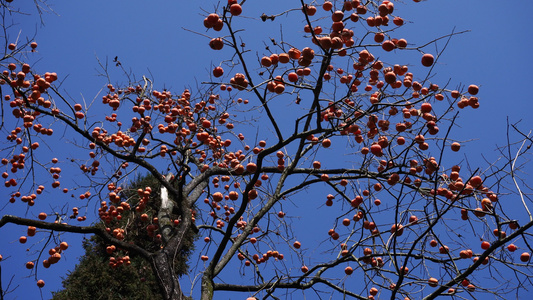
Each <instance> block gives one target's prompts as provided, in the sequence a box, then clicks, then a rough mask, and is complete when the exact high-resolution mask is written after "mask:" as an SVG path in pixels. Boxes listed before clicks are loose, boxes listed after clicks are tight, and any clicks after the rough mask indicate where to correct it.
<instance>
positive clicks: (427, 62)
mask: <svg viewBox="0 0 533 300" xmlns="http://www.w3.org/2000/svg"><path fill="white" fill-rule="evenodd" d="M434 61H435V58H434V57H433V55H431V54H429V53H426V54H424V55H423V56H422V65H423V66H424V67H431V66H432V65H433V62H434Z"/></svg>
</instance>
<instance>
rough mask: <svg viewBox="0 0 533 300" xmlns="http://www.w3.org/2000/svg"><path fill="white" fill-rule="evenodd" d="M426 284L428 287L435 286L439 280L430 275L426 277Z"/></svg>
mask: <svg viewBox="0 0 533 300" xmlns="http://www.w3.org/2000/svg"><path fill="white" fill-rule="evenodd" d="M428 285H429V286H430V287H436V286H437V285H439V280H438V279H437V278H433V277H431V278H429V279H428Z"/></svg>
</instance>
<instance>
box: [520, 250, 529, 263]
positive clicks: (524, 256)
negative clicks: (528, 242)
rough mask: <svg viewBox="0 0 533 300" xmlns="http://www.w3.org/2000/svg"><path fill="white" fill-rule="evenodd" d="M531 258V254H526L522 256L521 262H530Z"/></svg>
mask: <svg viewBox="0 0 533 300" xmlns="http://www.w3.org/2000/svg"><path fill="white" fill-rule="evenodd" d="M530 258H531V254H529V253H528V252H524V253H522V254H521V255H520V260H521V261H522V262H528V261H529V259H530Z"/></svg>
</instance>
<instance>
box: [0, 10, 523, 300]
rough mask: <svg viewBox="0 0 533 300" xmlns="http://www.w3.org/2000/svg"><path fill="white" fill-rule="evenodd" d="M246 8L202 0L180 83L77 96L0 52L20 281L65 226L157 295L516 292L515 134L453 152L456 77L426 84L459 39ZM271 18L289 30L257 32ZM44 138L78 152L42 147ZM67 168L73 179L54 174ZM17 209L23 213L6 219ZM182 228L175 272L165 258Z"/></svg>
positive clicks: (18, 56)
mask: <svg viewBox="0 0 533 300" xmlns="http://www.w3.org/2000/svg"><path fill="white" fill-rule="evenodd" d="M414 2H420V1H414ZM251 5H252V4H251V3H249V2H248V1H242V2H240V3H237V1H234V0H229V1H227V2H226V1H224V2H220V3H219V4H218V5H217V6H216V7H215V8H213V9H212V10H210V11H207V12H206V13H205V16H204V17H205V19H203V20H202V19H199V20H198V22H199V23H201V22H202V21H203V24H204V27H205V32H196V33H197V34H200V35H203V36H205V37H206V43H205V45H203V46H204V47H210V48H211V49H212V51H213V53H217V54H216V55H219V54H220V53H222V54H220V55H221V56H223V57H224V59H221V60H220V61H219V62H217V63H215V65H211V66H209V68H210V69H212V73H211V74H210V77H209V78H207V77H206V79H205V80H203V82H202V84H199V85H198V87H197V89H196V90H193V89H192V88H191V89H185V90H180V91H171V90H166V89H164V88H161V87H158V86H159V83H157V82H154V81H153V80H152V79H151V78H148V77H146V76H139V77H138V78H135V76H127V77H126V79H125V81H126V82H124V83H112V81H111V80H110V82H109V83H108V85H107V87H106V90H105V93H104V95H103V96H102V97H100V98H99V103H92V104H91V105H86V104H83V103H80V102H77V101H75V100H71V99H69V98H68V97H67V96H66V95H64V94H63V93H61V92H60V91H59V89H58V88H57V85H56V84H57V82H59V81H60V78H61V76H60V75H57V74H55V73H53V70H34V69H33V68H32V66H30V65H29V64H27V63H26V62H25V59H26V58H27V57H29V56H31V55H32V53H31V51H30V50H31V49H35V48H37V44H36V43H35V42H32V41H28V42H27V43H20V42H19V43H17V44H15V43H13V44H11V43H9V44H7V46H6V49H5V50H6V51H5V55H4V57H3V58H2V61H1V64H2V68H3V70H2V75H1V80H2V86H1V87H2V98H3V102H2V103H3V106H2V107H3V109H2V119H3V123H2V135H5V137H6V139H4V141H5V142H4V143H5V145H4V146H3V148H2V153H1V156H2V161H1V162H2V165H3V168H4V170H3V171H2V172H3V173H2V176H3V178H4V179H5V189H7V190H9V192H10V194H11V198H10V199H9V202H11V203H10V204H8V205H6V206H5V207H4V208H3V217H2V219H1V221H0V228H2V227H3V226H4V225H6V224H8V223H12V224H17V225H20V226H26V227H27V228H28V231H27V234H26V235H24V236H22V237H21V238H20V242H21V243H32V241H33V239H34V238H33V236H34V235H47V236H49V237H50V239H49V241H50V242H49V243H47V244H46V245H44V246H41V247H40V251H38V253H37V254H36V255H35V257H33V258H31V260H30V261H28V262H27V263H26V264H25V266H26V267H27V268H28V269H30V271H29V272H31V273H32V274H34V276H35V278H36V281H37V280H39V279H40V278H41V274H45V273H46V270H43V269H39V268H36V266H43V267H44V268H53V267H54V266H53V265H54V264H56V263H61V254H62V253H63V252H64V251H68V250H67V248H68V244H67V243H66V241H63V240H62V235H61V233H64V232H69V233H79V234H95V235H97V236H98V237H99V238H100V239H101V240H103V241H104V242H105V243H106V245H108V246H107V247H108V248H107V249H109V251H108V252H109V265H110V268H117V269H118V268H131V267H132V266H131V265H128V259H127V257H140V258H142V259H144V260H146V261H147V262H149V263H150V264H151V268H152V271H153V274H154V276H155V278H156V280H157V281H158V283H159V285H160V288H161V291H162V293H163V295H164V297H165V298H167V299H185V298H186V296H190V295H192V296H194V297H197V298H201V299H213V298H217V296H216V294H218V293H223V292H224V291H232V292H240V293H242V297H243V298H246V297H250V298H253V297H255V298H262V299H269V298H272V299H279V298H280V297H281V298H287V297H290V296H291V295H298V296H294V297H300V296H299V294H300V293H303V294H304V295H306V296H307V297H312V296H316V297H318V298H319V297H321V296H324V297H326V296H327V297H331V298H340V297H345V298H357V299H373V298H391V299H396V298H399V297H401V298H409V299H415V298H427V299H432V298H435V297H437V296H440V295H450V296H453V295H456V296H457V297H461V298H477V297H486V296H487V294H489V295H491V296H495V297H496V296H498V295H506V294H513V293H519V292H517V289H518V290H519V289H529V288H531V282H530V280H529V278H531V276H532V274H531V267H530V265H529V261H530V253H531V251H532V249H531V245H530V242H531V229H530V228H531V226H533V218H532V216H531V214H530V211H529V207H530V206H531V200H530V198H529V196H528V192H529V190H528V186H527V185H526V184H524V182H523V181H521V179H520V178H519V177H518V175H519V173H518V172H517V171H518V168H519V166H520V164H521V162H522V156H523V155H524V154H526V153H527V152H528V151H529V149H530V146H531V142H532V140H531V138H530V136H529V135H528V134H526V133H523V132H525V131H521V129H520V128H517V127H515V126H510V130H509V131H510V133H509V136H508V139H507V143H506V145H504V147H502V148H500V149H499V151H500V154H501V155H500V159H499V160H498V161H496V162H494V163H492V162H487V163H486V164H485V165H479V166H474V165H471V164H470V163H469V162H468V160H465V159H464V157H463V156H461V157H460V158H459V157H458V156H456V155H454V153H455V152H458V151H459V152H461V151H464V150H463V149H462V148H461V146H462V145H461V142H460V141H456V140H455V139H454V137H453V134H454V130H453V129H454V128H456V127H457V126H458V125H457V124H458V123H460V120H461V118H460V113H461V111H462V110H475V109H477V108H478V107H479V106H481V105H483V101H482V100H480V99H478V93H480V88H479V87H478V86H477V85H476V84H475V82H472V83H466V85H464V84H460V83H452V82H434V77H433V75H434V70H435V69H436V68H438V65H437V64H436V63H437V62H438V61H439V57H440V55H441V53H442V51H444V49H445V48H446V46H447V44H448V42H449V41H450V40H453V37H454V36H455V35H457V34H461V32H452V33H451V34H449V35H446V36H442V37H435V38H434V39H432V40H429V41H428V42H427V43H425V44H422V45H414V44H411V43H410V42H409V41H408V40H407V39H405V38H403V36H402V31H403V27H405V26H409V25H407V24H406V23H407V22H406V21H405V20H404V19H402V17H401V16H399V15H397V14H396V10H395V5H399V4H398V3H396V2H395V1H376V0H367V1H360V0H354V1H331V2H330V1H324V2H322V1H321V2H312V3H306V2H305V1H303V0H302V1H286V3H285V4H284V5H286V7H279V8H277V9H278V12H277V13H276V14H263V15H261V16H256V15H253V16H248V15H247V6H251ZM402 5H408V4H402ZM409 5H417V4H416V3H413V4H409ZM280 18H285V19H286V20H287V22H291V23H290V25H291V26H285V27H282V29H281V30H279V28H278V27H273V26H272V24H274V23H273V21H274V20H279V19H280ZM413 21H416V20H413ZM247 22H254V24H255V25H256V26H261V28H263V30H262V32H267V33H268V37H265V40H264V41H263V43H264V44H263V47H261V48H250V46H249V45H250V44H252V45H255V44H254V39H257V38H258V36H261V35H260V33H255V32H254V33H253V35H251V36H250V35H249V33H247V32H246V30H244V29H246V28H247ZM261 37H262V36H261ZM286 37H291V39H290V40H289V39H288V38H286ZM247 39H250V42H248V40H247ZM293 39H294V40H293ZM217 51H218V52H217ZM406 53H408V54H409V55H407V56H406V55H404V54H406ZM215 57H218V56H215ZM202 67H205V66H202ZM473 80H475V78H474V79H473ZM481 91H482V89H481ZM511 132H512V133H513V134H511ZM58 135H60V136H58ZM511 137H518V138H516V140H512V139H511ZM47 145H48V147H49V148H50V149H56V148H58V147H65V148H66V147H77V148H74V149H76V151H77V153H79V155H78V156H77V157H76V158H72V159H67V158H66V157H57V158H55V157H54V158H51V157H50V153H49V152H48V151H47V150H46V149H44V148H46V146H47ZM74 169H75V170H76V172H77V175H76V176H77V177H76V180H75V181H70V180H67V178H63V175H62V174H64V173H65V172H66V171H65V170H70V171H68V172H69V174H74V172H75V170H74ZM134 174H149V175H150V176H152V178H153V179H154V180H155V181H156V182H157V185H159V186H160V187H159V188H154V187H153V186H152V185H147V186H146V187H141V188H139V189H138V190H137V192H136V193H137V194H136V196H135V197H134V196H132V195H131V194H128V193H126V192H125V191H124V184H125V183H127V182H129V181H128V180H131V177H132V176H134ZM71 176H72V175H71ZM65 181H66V182H68V184H67V183H64V182H65ZM63 192H64V193H66V194H74V195H75V196H76V197H75V198H78V200H79V202H72V201H68V200H67V197H65V196H64V194H62V193H63ZM63 198H64V199H63ZM63 200H64V201H63ZM37 202H46V203H48V204H49V209H48V210H47V211H35V210H34V209H33V207H34V205H35V203H37ZM80 203H81V204H80ZM20 206H23V207H27V213H26V214H25V215H20V216H17V215H13V214H11V213H10V210H11V209H13V207H20ZM95 207H96V208H95ZM516 207H520V210H522V213H517V212H516V210H515V209H516ZM95 209H97V210H98V216H97V219H91V218H90V215H91V211H92V210H95ZM51 216H54V217H51ZM36 231H38V232H37V233H36ZM309 232H312V234H309ZM194 235H198V236H199V239H198V241H197V242H196V251H197V253H196V254H197V256H196V257H195V258H192V259H191V261H190V262H189V267H190V270H189V275H188V277H189V278H191V279H190V280H186V278H187V277H186V276H181V277H180V274H182V273H179V272H176V266H177V265H180V262H181V263H183V261H182V257H184V256H181V254H182V253H184V252H187V251H188V250H187V249H189V248H190V247H191V245H190V241H191V239H192V236H194ZM140 236H142V237H143V238H141V239H139V237H140ZM50 244H51V245H50ZM13 248H14V250H13V251H17V250H15V248H16V247H13ZM43 259H44V261H43ZM45 279H46V278H45ZM37 285H38V286H42V285H44V282H43V281H42V280H39V281H37ZM189 291H192V292H189ZM478 294H479V295H480V296H477V295H478Z"/></svg>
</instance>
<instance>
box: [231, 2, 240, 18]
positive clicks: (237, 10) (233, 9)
mask: <svg viewBox="0 0 533 300" xmlns="http://www.w3.org/2000/svg"><path fill="white" fill-rule="evenodd" d="M229 12H230V13H231V14H232V15H233V16H238V15H240V14H241V13H242V7H241V5H240V4H237V3H235V4H232V5H231V6H230V7H229Z"/></svg>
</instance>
